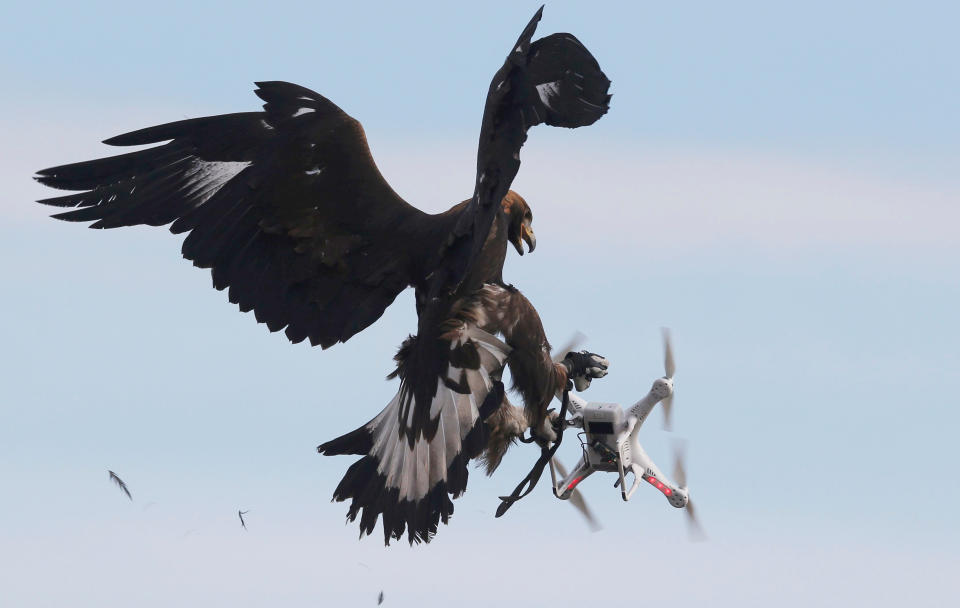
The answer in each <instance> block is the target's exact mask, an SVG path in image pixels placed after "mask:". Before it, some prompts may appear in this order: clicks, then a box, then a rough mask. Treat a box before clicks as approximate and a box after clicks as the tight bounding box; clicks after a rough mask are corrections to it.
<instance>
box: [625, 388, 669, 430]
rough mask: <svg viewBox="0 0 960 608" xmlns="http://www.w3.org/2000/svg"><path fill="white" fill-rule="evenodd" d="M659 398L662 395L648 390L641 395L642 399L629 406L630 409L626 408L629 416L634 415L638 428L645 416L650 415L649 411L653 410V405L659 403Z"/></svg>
mask: <svg viewBox="0 0 960 608" xmlns="http://www.w3.org/2000/svg"><path fill="white" fill-rule="evenodd" d="M661 399H662V397H660V396H658V395H657V394H655V393H654V391H650V392H649V393H647V394H646V395H645V396H644V397H643V399H641V400H640V401H637V402H636V403H634V404H633V405H632V406H630V409H629V410H627V412H628V413H629V414H630V415H631V416H635V417H636V419H637V427H638V428H639V427H640V426H642V425H643V423H644V421H645V420H646V419H647V416H649V415H650V411H651V410H653V406H655V405H656V404H657V403H659V402H660V400H661Z"/></svg>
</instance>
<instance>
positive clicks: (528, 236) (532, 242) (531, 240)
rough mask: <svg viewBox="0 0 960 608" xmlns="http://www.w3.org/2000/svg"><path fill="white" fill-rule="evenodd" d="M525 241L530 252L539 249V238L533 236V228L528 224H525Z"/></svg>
mask: <svg viewBox="0 0 960 608" xmlns="http://www.w3.org/2000/svg"><path fill="white" fill-rule="evenodd" d="M523 240H525V241H526V242H527V247H529V249H528V251H530V253H533V250H534V249H536V248H537V237H536V235H534V234H533V228H531V227H530V224H528V223H527V222H524V223H523Z"/></svg>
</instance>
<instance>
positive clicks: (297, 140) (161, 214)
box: [37, 82, 450, 348]
mask: <svg viewBox="0 0 960 608" xmlns="http://www.w3.org/2000/svg"><path fill="white" fill-rule="evenodd" d="M258 87H259V88H258V89H257V91H256V93H257V95H258V96H259V97H260V98H262V99H263V100H264V101H265V102H266V103H265V104H264V111H263V112H247V113H240V114H227V115H221V116H211V117H205V118H195V119H190V120H183V121H179V122H174V123H170V124H165V125H160V126H155V127H149V128H146V129H142V130H139V131H134V132H132V133H127V134H125V135H120V136H117V137H114V138H111V139H108V140H106V141H105V143H107V144H110V145H119V146H132V145H144V144H158V143H160V144H161V145H158V146H155V147H152V148H148V149H146V150H141V151H138V152H132V153H129V154H123V155H120V156H113V157H110V158H103V159H99V160H93V161H88V162H83V163H76V164H72V165H65V166H61V167H53V168H50V169H44V170H42V171H40V172H38V173H39V175H38V177H37V179H38V181H40V182H41V183H43V184H46V185H48V186H52V187H54V188H60V189H65V190H80V191H82V192H80V193H77V194H71V195H67V196H61V197H57V198H50V199H46V200H43V201H40V202H42V203H45V204H48V205H55V206H60V207H68V208H71V209H70V210H69V211H66V212H64V213H60V214H58V215H56V216H55V217H58V218H60V219H64V220H68V221H90V222H93V224H92V225H91V227H92V228H114V227H118V226H131V225H136V224H148V225H153V226H162V225H165V224H170V223H171V222H172V225H171V226H170V230H171V231H172V232H174V233H176V234H179V233H189V235H188V236H187V237H186V239H185V240H184V242H183V248H182V251H183V255H184V257H186V258H187V259H189V260H191V261H193V263H194V265H196V266H198V267H201V268H210V269H211V270H212V273H213V284H214V286H215V287H216V288H217V289H221V290H222V289H228V288H229V298H230V301H231V302H234V303H236V304H238V305H239V307H240V309H241V310H243V311H250V310H252V311H254V314H255V315H256V318H257V321H259V322H261V323H266V324H267V326H268V327H269V329H270V330H271V331H278V330H280V329H283V328H286V334H287V336H288V337H289V338H290V340H292V341H294V342H300V341H302V340H304V339H309V340H310V342H311V343H312V344H320V345H322V346H323V347H324V348H326V347H328V346H331V345H333V344H335V343H337V342H342V341H346V340H348V339H349V338H350V337H351V336H353V335H354V334H356V333H357V332H359V331H361V330H362V329H364V328H365V327H367V326H369V325H370V324H371V323H373V322H374V321H376V320H377V319H378V318H379V317H380V316H381V315H382V314H383V311H384V309H385V308H386V307H387V306H388V305H389V304H390V303H391V302H392V301H393V300H394V298H395V297H396V296H397V294H398V293H399V292H400V291H402V290H403V289H404V288H405V287H407V286H408V285H410V284H411V283H414V282H416V281H419V280H421V279H422V277H423V276H424V274H426V272H428V271H429V270H428V269H427V270H425V266H424V265H425V264H426V265H429V263H430V260H431V259H433V258H435V256H436V253H437V251H439V249H440V246H441V244H442V242H443V239H444V237H445V234H446V233H447V232H448V231H449V227H448V226H449V223H450V222H449V221H446V220H445V219H444V217H445V216H443V215H440V216H430V215H427V214H424V213H422V212H421V211H419V210H417V209H416V208H414V207H412V206H410V205H409V204H407V203H406V202H404V201H403V200H402V199H401V198H400V197H399V196H398V195H397V194H396V193H395V192H394V191H393V190H392V189H391V188H390V186H389V185H388V184H387V182H386V181H385V180H384V179H383V176H382V175H381V174H380V172H379V171H378V170H377V167H376V165H375V163H374V161H373V158H372V156H371V154H370V150H369V148H368V146H367V142H366V137H365V135H364V133H363V128H362V127H361V125H360V123H359V122H357V121H356V120H354V119H353V118H351V117H350V116H348V115H347V114H346V113H344V112H343V111H342V110H341V109H340V108H338V107H337V106H336V105H334V104H333V103H332V102H330V101H329V100H327V99H326V98H325V97H323V96H322V95H319V94H317V93H315V92H313V91H310V90H309V89H305V88H303V87H300V86H297V85H294V84H290V83H285V82H261V83H258ZM161 142H166V143H161Z"/></svg>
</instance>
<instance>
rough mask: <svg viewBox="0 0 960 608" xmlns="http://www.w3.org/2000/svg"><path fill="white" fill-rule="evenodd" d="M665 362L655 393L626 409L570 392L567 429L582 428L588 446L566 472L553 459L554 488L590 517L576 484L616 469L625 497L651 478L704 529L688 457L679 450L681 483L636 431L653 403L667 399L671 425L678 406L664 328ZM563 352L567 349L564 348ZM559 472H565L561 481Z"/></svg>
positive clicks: (677, 474) (667, 419)
mask: <svg viewBox="0 0 960 608" xmlns="http://www.w3.org/2000/svg"><path fill="white" fill-rule="evenodd" d="M663 341H664V351H665V356H664V367H665V371H666V375H665V376H664V377H662V378H658V379H656V380H654V382H653V387H652V388H651V389H650V392H649V393H647V395H646V396H645V397H644V398H643V399H641V400H640V401H638V402H636V403H635V404H634V405H633V406H631V407H630V408H629V409H624V408H622V407H621V406H620V405H619V404H617V403H595V402H588V401H586V400H584V399H583V398H582V397H580V396H579V395H576V394H574V393H573V392H572V391H570V392H569V393H568V400H569V401H568V405H567V414H568V416H569V417H568V418H567V419H566V420H564V421H563V422H564V424H565V426H566V427H567V428H570V427H576V428H581V429H583V431H582V432H580V433H578V437H579V438H580V443H581V445H582V446H583V456H582V457H581V459H580V462H579V463H578V464H577V465H576V466H575V467H573V470H572V471H571V472H570V473H569V474H567V473H566V471H565V470H564V468H563V466H562V465H561V464H560V463H559V462H558V461H556V459H551V460H550V476H551V478H552V480H553V493H554V495H555V496H556V497H557V498H559V499H560V500H570V499H573V500H572V502H573V503H574V505H575V506H576V507H577V508H578V509H579V510H580V511H582V512H583V514H584V515H585V516H586V517H587V519H589V520H591V522H593V517H592V515H591V514H590V512H589V510H588V509H587V508H586V504H585V503H584V502H583V498H582V497H580V496H579V495H578V493H577V491H576V488H577V486H578V485H579V484H580V483H581V482H583V480H584V479H586V478H587V477H589V476H590V475H592V474H593V473H594V472H595V471H607V472H612V473H617V474H618V475H619V479H618V480H617V482H616V483H615V484H614V486H615V487H616V486H617V485H619V486H620V494H621V496H622V497H623V500H625V501H626V500H630V498H631V497H632V496H633V494H634V492H636V491H637V488H638V487H639V486H640V482H641V481H646V482H647V483H649V484H650V485H652V486H653V487H655V488H656V489H657V490H659V491H660V492H661V493H662V494H663V495H664V496H665V497H666V498H667V501H668V502H669V503H670V504H671V505H673V506H674V507H676V508H678V509H683V508H686V510H687V515H688V516H689V518H690V523H691V524H693V526H694V529H695V530H697V531H699V526H698V525H697V522H696V518H695V517H694V511H693V504H692V503H691V502H690V491H689V490H688V489H687V480H686V473H685V471H684V466H683V458H682V454H681V453H680V451H679V450H678V451H677V459H676V461H677V462H676V471H675V473H674V475H675V477H676V483H674V482H672V481H670V479H668V478H667V476H666V475H664V474H663V473H662V472H661V471H660V469H659V468H657V465H656V464H654V462H653V460H651V458H650V457H649V456H647V453H646V452H645V451H644V449H643V447H641V445H640V443H639V441H637V432H638V431H639V430H640V427H641V426H642V425H643V423H644V421H646V419H647V416H649V415H650V412H651V411H652V410H653V407H654V406H655V405H656V404H658V403H662V405H663V413H664V426H665V428H667V429H669V428H670V410H671V407H672V405H673V374H674V371H675V370H676V366H675V365H674V361H673V349H672V348H671V345H670V335H669V333H668V332H667V331H666V330H664V332H663ZM561 352H564V353H565V352H566V351H565V350H564V351H561ZM557 471H559V473H560V475H561V476H562V477H563V479H562V480H561V481H559V482H558V481H557ZM629 473H633V476H634V477H633V483H632V485H631V486H630V488H629V489H627V475H628V474H629Z"/></svg>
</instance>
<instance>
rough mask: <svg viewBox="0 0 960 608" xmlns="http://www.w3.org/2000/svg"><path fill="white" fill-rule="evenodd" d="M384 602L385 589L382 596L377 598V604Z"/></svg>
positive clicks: (381, 593)
mask: <svg viewBox="0 0 960 608" xmlns="http://www.w3.org/2000/svg"><path fill="white" fill-rule="evenodd" d="M382 603H383V591H381V592H380V597H378V598H377V606H379V605H380V604H382Z"/></svg>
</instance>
